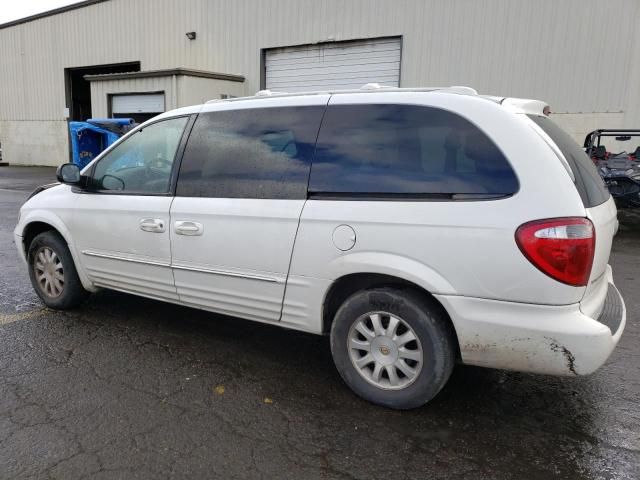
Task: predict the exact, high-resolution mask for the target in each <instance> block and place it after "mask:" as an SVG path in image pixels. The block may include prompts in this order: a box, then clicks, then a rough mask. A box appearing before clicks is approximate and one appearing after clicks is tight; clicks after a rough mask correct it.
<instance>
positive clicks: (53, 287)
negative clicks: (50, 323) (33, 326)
mask: <svg viewBox="0 0 640 480" xmlns="http://www.w3.org/2000/svg"><path fill="white" fill-rule="evenodd" d="M27 258H28V261H29V277H30V278H31V284H32V285H33V288H34V290H35V291H36V293H37V294H38V296H39V297H40V299H41V300H42V301H43V303H44V304H45V305H46V306H47V307H50V308H55V309H59V310H66V309H69V308H73V307H75V306H77V305H78V304H79V303H80V302H82V300H84V298H85V297H86V296H87V295H88V292H87V291H86V290H85V289H84V287H83V286H82V283H81V282H80V279H79V278H78V273H77V271H76V268H75V265H74V263H73V257H72V256H71V252H69V248H68V247H67V245H66V243H65V241H64V240H63V239H62V238H61V237H60V235H58V234H57V233H56V232H52V231H47V232H43V233H41V234H39V235H38V236H36V237H35V238H34V239H33V241H32V242H31V245H29V252H28V257H27Z"/></svg>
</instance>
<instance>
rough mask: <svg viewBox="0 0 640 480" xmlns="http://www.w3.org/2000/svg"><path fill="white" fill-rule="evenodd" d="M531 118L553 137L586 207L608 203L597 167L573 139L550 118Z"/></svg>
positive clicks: (607, 193) (607, 196)
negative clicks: (567, 164)
mask: <svg viewBox="0 0 640 480" xmlns="http://www.w3.org/2000/svg"><path fill="white" fill-rule="evenodd" d="M529 118H530V119H531V120H533V121H534V122H535V123H536V124H537V125H538V126H539V127H540V128H542V130H544V131H545V133H546V134H547V135H549V137H551V140H553V142H554V143H555V144H556V145H557V146H558V148H559V149H560V151H561V152H562V155H564V158H565V159H566V160H567V162H568V163H569V166H570V167H571V170H572V171H573V175H574V176H575V177H576V182H575V183H576V188H577V189H578V193H579V194H580V198H582V203H583V204H584V206H585V207H586V208H591V207H595V206H597V205H600V204H602V203H604V202H606V201H607V200H608V199H609V191H608V190H607V187H606V186H605V185H604V182H603V181H602V178H601V177H600V175H599V174H598V170H597V169H596V166H595V165H594V164H593V162H592V161H591V159H590V158H589V157H588V156H587V154H586V153H585V152H584V151H583V150H582V148H580V147H579V146H578V144H577V143H576V142H575V141H574V140H573V138H571V137H570V136H569V134H568V133H566V132H565V131H564V130H562V129H561V128H560V127H559V126H558V125H556V124H555V123H554V122H553V121H552V120H551V119H550V118H548V117H541V116H539V115H529Z"/></svg>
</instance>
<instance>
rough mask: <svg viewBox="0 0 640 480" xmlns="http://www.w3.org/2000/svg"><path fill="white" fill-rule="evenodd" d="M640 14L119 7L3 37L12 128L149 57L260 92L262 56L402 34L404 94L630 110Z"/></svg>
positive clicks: (436, 7) (355, 0)
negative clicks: (75, 76) (112, 70)
mask: <svg viewBox="0 0 640 480" xmlns="http://www.w3.org/2000/svg"><path fill="white" fill-rule="evenodd" d="M639 10H640V2H637V1H634V0H610V1H608V2H599V1H596V0H589V1H583V0H565V1H562V2H558V1H556V0H536V1H531V0H515V1H513V0H512V1H507V0H477V1H473V2H472V1H468V0H431V1H424V0H400V1H398V0H351V1H349V2H344V1H343V0H270V1H257V0H235V1H233V2H230V1H228V0H183V1H177V0H111V1H109V2H105V3H100V4H96V5H91V6H88V7H85V8H81V9H78V10H74V11H70V12H67V13H64V14H60V15H55V16H52V17H47V18H44V19H40V20H36V21H33V22H29V23H26V24H22V25H17V26H14V27H10V28H7V29H3V30H0V58H2V62H3V68H2V70H0V85H2V88H1V89H0V119H3V120H62V119H63V117H62V113H63V109H64V107H65V91H64V74H63V69H64V68H65V67H75V66H88V65H97V64H108V63H120V62H128V61H136V60H140V61H141V62H142V69H143V70H150V69H158V68H172V67H177V66H182V67H192V68H199V69H203V70H210V71H219V72H224V73H236V74H242V75H245V76H246V77H247V81H246V83H245V85H246V87H245V90H244V91H245V93H252V92H254V91H256V90H258V89H259V79H260V71H259V67H260V49H261V48H269V47H281V46H291V45H301V44H308V43H314V42H320V41H326V40H328V39H334V40H349V39H359V38H374V37H383V36H395V35H402V36H403V52H402V68H401V84H402V86H424V85H452V84H457V85H470V86H473V87H475V88H477V89H478V90H479V91H481V92H483V93H494V94H501V95H502V94H505V95H513V96H524V97H536V98H543V99H545V100H547V101H548V102H550V104H551V105H552V107H553V108H554V109H555V110H556V111H558V112H574V113H577V112H618V111H621V110H626V109H627V105H626V102H627V100H628V95H629V93H628V92H629V90H630V89H633V88H635V87H636V86H635V85H634V84H630V83H629V81H628V80H627V79H628V78H629V75H630V71H631V70H630V68H631V63H632V61H635V62H637V58H634V48H633V45H634V38H635V37H636V36H637V29H636V28H635V27H636V26H637V25H638V19H639V13H638V12H639ZM191 30H195V31H196V32H197V33H198V37H197V39H196V40H194V41H189V40H188V39H187V38H186V37H185V32H187V31H191ZM105 39H109V40H107V41H105ZM636 50H637V49H636ZM635 54H637V52H635ZM636 76H637V75H636ZM634 107H636V108H637V107H638V106H637V105H634Z"/></svg>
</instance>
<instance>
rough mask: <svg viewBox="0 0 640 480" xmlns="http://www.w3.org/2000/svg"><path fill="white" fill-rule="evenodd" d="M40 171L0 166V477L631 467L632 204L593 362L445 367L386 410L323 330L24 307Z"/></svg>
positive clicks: (539, 471)
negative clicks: (19, 232) (618, 309)
mask: <svg viewBox="0 0 640 480" xmlns="http://www.w3.org/2000/svg"><path fill="white" fill-rule="evenodd" d="M52 179H53V172H52V170H51V169H42V168H17V167H0V272H1V273H0V479H3V480H4V479H64V480H71V479H80V478H92V479H147V478H153V479H163V478H171V479H182V478H185V479H186V478H195V479H205V478H207V479H209V478H224V479H231V478H242V479H253V478H278V479H280V478H283V479H288V478H290V479H315V478H322V479H332V478H337V479H341V478H344V479H372V478H373V479H378V478H379V479H394V480H395V479H409V478H415V479H440V478H442V479H462V478H473V479H522V478H526V479H549V478H562V479H628V480H632V479H634V480H635V479H638V478H640V353H639V352H640V300H639V297H640V218H638V217H639V216H637V215H635V216H634V215H628V214H627V215H624V216H621V217H622V218H623V221H624V222H625V223H623V226H622V229H621V232H620V234H619V235H618V237H617V239H616V241H615V244H614V252H613V255H612V259H611V263H612V265H613V269H614V276H615V280H616V282H617V285H618V288H619V289H620V291H621V292H622V294H623V295H624V297H625V300H626V303H627V309H628V319H627V329H626V331H625V333H624V335H623V337H622V340H621V342H620V344H619V345H618V348H617V350H616V351H615V352H614V354H613V355H612V357H611V359H610V360H609V361H608V363H607V364H606V365H605V366H604V367H603V368H602V369H600V370H599V371H598V372H596V373H595V374H594V375H592V376H590V377H581V378H555V377H545V376H535V375H528V374H519V373H511V372H502V371H496V370H488V369H481V368H473V367H465V366H458V367H456V369H455V371H454V374H453V376H452V378H451V380H450V382H449V384H448V385H447V386H446V387H445V389H444V390H443V391H442V392H441V393H440V394H439V395H438V396H437V397H436V398H435V399H434V400H433V401H432V402H431V403H430V404H428V405H427V406H425V407H423V408H421V409H418V410H414V411H410V412H396V411H391V410H386V409H383V408H379V407H376V406H373V405H370V404H368V403H366V402H364V401H362V400H360V399H358V398H357V397H356V396H355V395H353V394H352V393H351V392H350V391H349V390H348V388H347V387H346V386H345V385H343V383H342V381H341V380H340V377H339V375H338V374H337V372H336V371H335V370H334V368H333V364H332V361H331V355H330V352H329V343H328V340H327V338H323V337H318V336H313V335H307V334H302V333H297V332H292V331H286V330H283V329H279V328H277V327H270V326H266V325H259V324H254V323H251V322H248V321H243V320H239V319H235V318H230V317H223V316H219V315H213V314H209V313H205V312H200V311H197V310H192V309H188V308H182V307H178V306H173V305H169V304H165V303H161V302H156V301H152V300H146V299H143V298H136V297H134V296H130V295H126V294H121V293H116V292H108V291H104V292H101V293H99V294H96V295H93V296H92V297H91V298H90V300H89V301H88V302H87V303H86V304H85V305H83V306H82V307H81V308H79V309H77V310H74V311H72V312H66V313H61V312H55V311H52V310H48V309H45V308H43V307H42V305H41V304H40V302H39V301H38V299H37V297H36V296H35V294H34V293H33V292H32V290H31V286H30V284H29V280H28V276H27V273H26V269H25V268H24V266H23V265H21V264H20V263H19V260H18V258H17V256H16V253H15V250H14V245H13V239H12V230H13V227H14V225H15V223H16V221H17V211H18V208H19V206H20V205H21V204H22V202H23V201H24V200H25V198H26V196H27V195H28V192H29V191H30V190H31V189H32V187H34V186H36V185H39V184H42V183H48V182H50V181H52Z"/></svg>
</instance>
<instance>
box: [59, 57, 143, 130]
mask: <svg viewBox="0 0 640 480" xmlns="http://www.w3.org/2000/svg"><path fill="white" fill-rule="evenodd" d="M139 71H140V62H128V63H116V64H111V65H93V66H89V67H77V68H65V69H64V76H65V88H66V104H67V108H68V109H69V120H75V121H85V120H87V119H89V118H91V84H90V83H89V82H88V81H87V80H85V78H84V76H85V75H104V74H107V73H125V72H139Z"/></svg>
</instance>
